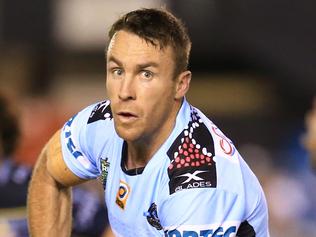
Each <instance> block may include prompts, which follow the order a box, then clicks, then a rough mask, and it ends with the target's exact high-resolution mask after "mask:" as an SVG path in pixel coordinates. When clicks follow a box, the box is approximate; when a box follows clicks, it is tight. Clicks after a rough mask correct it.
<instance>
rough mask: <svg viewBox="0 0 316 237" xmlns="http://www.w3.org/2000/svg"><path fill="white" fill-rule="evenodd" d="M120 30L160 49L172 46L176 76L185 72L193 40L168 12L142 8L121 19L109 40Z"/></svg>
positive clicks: (114, 27)
mask: <svg viewBox="0 0 316 237" xmlns="http://www.w3.org/2000/svg"><path fill="white" fill-rule="evenodd" d="M120 30H126V31H128V32H131V33H133V34H136V35H137V36H139V37H140V38H142V39H145V40H146V42H149V43H151V44H152V45H154V46H157V42H158V44H159V47H160V49H163V48H164V47H167V46H169V45H170V46H171V47H172V48H173V50H174V54H175V58H174V60H175V75H178V74H179V73H181V72H183V71H185V70H186V69H187V67H188V64H189V56H190V50H191V40H190V38H189V36H188V33H187V29H186V28H185V26H184V24H183V23H182V22H181V20H180V19H178V18H176V17H175V16H174V15H172V14H171V13H170V12H168V11H166V10H160V9H155V8H142V9H139V10H135V11H131V12H129V13H127V14H125V15H123V16H122V17H121V18H119V19H118V20H117V21H116V22H115V23H114V24H113V25H112V27H111V29H110V31H109V38H110V40H111V39H112V37H113V35H114V34H115V33H116V32H117V31H120Z"/></svg>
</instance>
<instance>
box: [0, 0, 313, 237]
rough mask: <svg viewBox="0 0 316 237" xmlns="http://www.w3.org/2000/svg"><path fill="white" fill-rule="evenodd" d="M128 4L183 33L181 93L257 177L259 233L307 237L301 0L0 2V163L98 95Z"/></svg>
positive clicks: (307, 76) (304, 7)
mask: <svg viewBox="0 0 316 237" xmlns="http://www.w3.org/2000/svg"><path fill="white" fill-rule="evenodd" d="M139 7H165V8H167V9H169V10H171V11H172V12H173V13H174V14H175V15H176V16H178V17H180V18H181V19H182V20H183V21H184V22H185V24H186V26H187V27H188V30H189V34H190V36H191V39H192V43H193V45H192V56H191V61H190V70H191V71H192V72H193V80H192V84H191V89H190V92H189V94H188V96H187V97H188V99H189V101H190V102H191V103H192V104H193V105H194V106H196V107H199V108H200V109H201V110H202V111H203V112H204V113H206V114H207V115H208V116H209V118H210V119H211V120H212V121H213V122H214V123H215V124H217V125H218V126H219V127H220V128H221V130H222V131H223V132H224V133H225V134H226V135H227V136H228V137H229V138H231V139H232V141H233V142H234V144H235V145H236V147H237V149H238V150H239V151H240V153H241V155H242V156H243V157H244V159H245V160H246V161H247V162H248V164H249V165H250V167H251V168H252V169H253V170H254V172H255V173H256V175H257V176H258V178H259V180H260V182H261V184H262V186H263V188H264V191H265V193H266V197H267V200H268V205H269V211H270V229H271V236H272V237H274V236H275V237H292V236H293V237H294V236H301V235H302V233H304V235H305V236H315V233H316V225H315V224H316V190H315V189H314V188H313V187H315V185H316V172H314V173H313V171H312V170H311V168H310V160H309V155H308V153H307V152H306V151H305V150H304V148H303V146H302V145H301V142H300V141H301V138H302V136H303V134H304V132H305V127H304V117H305V114H306V112H307V111H308V110H309V108H311V105H312V99H313V97H314V96H315V95H316V56H315V55H316V44H315V42H316V30H315V23H316V14H315V7H316V4H315V2H314V1H312V0H302V1H285V0H265V1H263V0H241V1H232V0H199V1H196V0H172V1H171V0H170V1H168V0H165V1H163V0H160V1H154V0H138V1H136V0H133V1H119V0H115V1H114V0H108V1H102V0H91V1H85V0H33V1H32V4H30V3H29V2H28V1H18V0H1V1H0V52H1V53H0V92H1V93H2V94H4V95H5V97H6V98H7V99H8V101H9V102H10V109H11V110H12V111H13V113H14V114H15V115H16V116H17V118H18V124H19V127H20V135H19V139H18V143H17V146H16V149H15V150H14V152H12V154H10V159H12V160H13V161H14V163H15V164H17V165H21V166H23V167H27V169H31V168H32V166H33V165H34V163H35V161H36V159H37V156H38V155H39V152H40V150H41V148H42V147H43V145H44V144H45V143H46V142H47V140H48V139H49V137H50V136H51V135H52V134H53V133H54V132H55V131H56V130H57V129H58V128H60V127H61V126H62V125H63V123H64V122H65V121H66V120H67V119H68V118H69V117H71V116H72V115H73V114H74V113H76V112H78V111H79V110H80V109H82V108H84V107H85V106H87V105H89V104H91V103H94V102H97V101H100V100H102V99H104V98H106V92H105V60H104V50H105V47H106V45H107V41H108V38H107V31H108V29H109V26H110V25H111V24H112V23H113V21H115V20H116V19H117V18H118V17H119V16H121V15H122V14H124V13H126V12H128V11H130V10H134V9H137V8H139ZM0 150H1V149H0ZM2 163H3V162H2ZM0 168H1V159H0ZM3 183H4V182H3ZM0 184H1V174H0ZM25 185H27V184H25ZM6 188H7V187H6ZM21 192H22V191H21ZM24 192H25V191H24ZM1 195H2V196H3V194H0V203H1V202H2V201H3V198H2V196H1ZM24 197H25V195H24ZM14 198H15V197H12V199H14ZM24 203H25V202H24ZM23 205H24V206H25V204H23V201H21V202H20V204H17V205H15V206H14V207H18V209H17V208H14V210H13V211H12V208H11V209H10V208H8V206H5V205H4V206H3V207H2V208H1V206H0V237H7V236H15V237H23V236H27V233H23V234H22V233H21V231H20V233H19V234H17V233H18V232H17V229H18V228H17V227H16V225H12V223H13V222H12V219H15V221H16V220H19V221H20V220H21V219H23V218H25V209H23V208H22V209H21V208H20V207H21V206H22V207H23ZM88 212H89V210H88ZM98 220H100V218H99V219H98ZM10 221H11V222H10ZM14 223H16V222H14ZM105 223H107V222H106V221H105ZM12 226H13V227H12ZM14 226H15V227H14ZM19 228H20V227H19ZM21 228H22V227H21ZM8 233H10V235H9V234H8ZM74 236H75V235H74ZM78 236H79V235H78ZM80 236H85V235H83V234H82V233H81V235H80ZM86 236H93V235H92V234H91V235H89V234H88V235H86ZM96 236H97V235H96Z"/></svg>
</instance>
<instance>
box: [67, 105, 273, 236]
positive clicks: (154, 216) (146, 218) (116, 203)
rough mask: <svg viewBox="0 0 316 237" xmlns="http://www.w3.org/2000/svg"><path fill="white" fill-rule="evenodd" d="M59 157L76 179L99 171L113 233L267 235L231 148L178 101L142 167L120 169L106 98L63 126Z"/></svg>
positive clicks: (261, 210)
mask: <svg viewBox="0 0 316 237" xmlns="http://www.w3.org/2000/svg"><path fill="white" fill-rule="evenodd" d="M61 142H62V152H63V158H64V160H65V162H66V164H67V166H68V167H69V169H70V170H71V171H72V172H73V173H74V174H76V175H77V176H79V177H81V178H83V179H93V178H97V177H99V178H100V179H101V180H102V182H103V185H104V189H105V202H106V205H107V208H108V217H109V221H110V224H111V228H112V230H113V232H114V233H115V235H116V236H124V237H126V236H139V237H142V236H144V237H145V236H146V237H148V236H169V237H198V236H204V237H211V236H214V237H215V236H216V237H234V236H240V237H254V236H256V237H267V236H269V233H268V213H267V205H266V201H265V196H264V193H263V191H262V188H261V186H260V184H259V182H258V180H257V178H256V177H255V175H254V174H253V173H252V171H251V170H250V168H249V167H248V166H247V164H246V163H245V161H244V160H243V159H242V157H241V156H240V154H239V153H238V151H237V150H236V148H235V146H234V145H233V143H232V142H231V140H229V139H228V138H227V137H226V136H225V135H224V134H223V133H222V132H221V131H220V130H219V129H218V127H217V126H216V125H215V124H214V123H213V122H211V121H210V120H209V119H208V118H207V117H206V116H205V115H204V114H203V113H202V112H201V111H199V110H198V109H196V108H194V107H193V106H191V105H190V104H189V103H188V102H187V101H186V100H184V101H183V103H182V106H181V109H180V111H179V112H178V115H177V118H176V123H175V126H174V128H173V131H172V132H171V134H170V135H169V137H168V138H167V140H166V141H165V142H164V143H163V144H162V145H161V147H160V148H159V150H158V151H157V152H156V153H155V154H154V156H153V157H152V158H151V159H150V161H149V162H148V163H147V165H146V166H145V167H144V168H138V169H133V170H126V169H125V166H124V164H125V161H126V159H127V143H126V142H125V141H124V140H123V139H122V138H120V137H119V136H118V134H117V133H116V131H115V128H114V122H113V117H112V112H111V108H110V102H109V101H103V102H100V103H97V104H94V105H91V106H89V107H87V108H85V109H84V110H82V111H81V112H79V113H78V114H77V115H75V116H74V117H73V118H71V119H70V120H69V121H68V122H67V123H66V124H65V125H64V127H63V129H62V133H61Z"/></svg>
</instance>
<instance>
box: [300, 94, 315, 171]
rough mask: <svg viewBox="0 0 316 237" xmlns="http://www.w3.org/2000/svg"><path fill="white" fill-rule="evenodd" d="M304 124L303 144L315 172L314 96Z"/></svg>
mask: <svg viewBox="0 0 316 237" xmlns="http://www.w3.org/2000/svg"><path fill="white" fill-rule="evenodd" d="M305 126H306V133H305V135H304V137H303V144H304V146H305V148H306V150H307V151H308V153H309V156H310V162H311V165H312V168H313V170H314V171H315V172H316V97H315V98H314V100H313V103H312V108H311V109H310V111H308V112H307V114H306V117H305Z"/></svg>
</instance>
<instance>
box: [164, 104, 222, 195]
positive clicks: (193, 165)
mask: <svg viewBox="0 0 316 237" xmlns="http://www.w3.org/2000/svg"><path fill="white" fill-rule="evenodd" d="M167 154H168V156H169V159H170V160H171V162H170V164H169V167H168V176H169V179H170V180H169V192H170V194H172V193H174V192H178V191H181V190H183V189H191V188H212V187H216V185H217V180H216V165H215V161H214V160H213V157H214V141H213V137H212V135H211V133H210V131H209V130H208V128H207V127H206V125H205V124H204V122H203V121H202V119H201V118H200V117H199V115H198V113H197V111H196V110H195V109H194V108H193V107H191V120H190V122H189V123H188V125H187V126H186V127H185V128H184V129H183V131H182V132H181V133H180V134H179V136H178V137H177V138H176V139H175V140H174V142H173V143H172V145H171V146H170V148H169V150H168V152H167Z"/></svg>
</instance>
